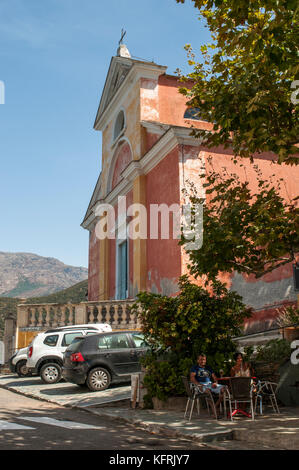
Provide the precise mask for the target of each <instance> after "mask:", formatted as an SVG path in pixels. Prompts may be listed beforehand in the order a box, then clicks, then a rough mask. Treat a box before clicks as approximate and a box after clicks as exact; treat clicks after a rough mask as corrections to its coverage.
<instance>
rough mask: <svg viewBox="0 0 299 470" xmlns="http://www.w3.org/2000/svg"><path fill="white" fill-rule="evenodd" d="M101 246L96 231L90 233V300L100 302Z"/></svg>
mask: <svg viewBox="0 0 299 470" xmlns="http://www.w3.org/2000/svg"><path fill="white" fill-rule="evenodd" d="M99 265H100V245H99V240H97V238H96V235H95V230H93V231H92V232H90V233H89V260H88V300H90V301H95V300H99V289H100V278H99Z"/></svg>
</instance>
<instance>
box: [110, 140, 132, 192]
mask: <svg viewBox="0 0 299 470" xmlns="http://www.w3.org/2000/svg"><path fill="white" fill-rule="evenodd" d="M115 160H116V161H115V165H114V171H113V176H112V184H111V189H113V188H115V186H116V185H117V184H118V183H119V182H120V180H121V174H122V172H123V171H124V169H125V168H126V167H127V166H128V165H129V163H130V162H131V161H132V153H131V148H130V146H129V144H128V143H127V142H126V141H124V142H123V143H122V144H121V145H120V147H119V148H118V150H117V154H116V156H115Z"/></svg>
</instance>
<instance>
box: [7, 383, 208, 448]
mask: <svg viewBox="0 0 299 470" xmlns="http://www.w3.org/2000/svg"><path fill="white" fill-rule="evenodd" d="M205 449H207V447H206V446H205V445H204V444H200V443H196V442H192V441H188V440H184V439H178V438H173V439H172V438H166V437H165V436H163V435H157V434H154V435H151V434H150V433H148V432H145V431H143V430H141V429H138V428H136V427H134V426H133V425H130V424H125V423H118V422H117V421H115V420H111V419H109V418H107V417H99V416H96V415H92V414H90V413H86V412H85V411H81V410H76V409H72V408H67V407H60V406H58V405H56V404H53V403H47V402H43V401H39V400H36V399H32V398H28V397H25V396H22V395H19V394H17V393H13V392H11V391H9V390H5V389H2V388H0V450H112V451H115V450H118V451H125V450H169V451H176V450H185V451H186V450H205Z"/></svg>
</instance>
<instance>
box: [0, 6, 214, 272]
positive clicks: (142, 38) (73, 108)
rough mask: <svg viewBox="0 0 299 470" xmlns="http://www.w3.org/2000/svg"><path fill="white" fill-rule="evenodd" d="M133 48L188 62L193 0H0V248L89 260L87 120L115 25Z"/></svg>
mask: <svg viewBox="0 0 299 470" xmlns="http://www.w3.org/2000/svg"><path fill="white" fill-rule="evenodd" d="M122 28H125V30H126V31H127V36H126V38H125V41H124V42H125V43H126V45H127V47H128V49H129V50H130V52H131V55H132V56H134V57H137V58H142V59H149V60H154V61H155V62H157V63H159V64H161V65H167V66H168V73H170V74H172V73H174V71H175V69H176V68H181V69H183V70H187V66H186V63H187V60H186V54H185V51H184V45H185V44H186V43H191V44H192V46H193V48H194V50H195V51H199V48H200V45H202V44H204V43H206V42H208V41H209V34H208V31H207V29H206V28H205V27H204V24H203V23H202V22H199V20H198V15H197V10H195V8H194V7H193V4H192V2H191V1H190V0H186V4H185V5H181V4H177V3H176V1H175V0H150V1H148V0H109V1H108V2H107V1H103V0H86V1H85V2H82V1H79V0H43V1H40V0H0V82H1V81H2V82H4V84H5V104H4V105H2V104H0V158H1V179H0V211H1V212H0V213H1V228H0V251H8V252H20V251H22V252H32V253H37V254H39V255H41V256H52V257H55V258H58V259H60V260H61V261H63V262H64V263H66V264H71V265H74V266H86V267H87V264H88V232H87V231H86V230H84V229H83V228H82V227H80V223H81V222H82V220H83V217H84V214H85V211H86V209H87V206H88V203H89V200H90V198H91V195H92V192H93V189H94V186H95V183H96V180H97V177H98V174H99V171H100V161H101V135H100V133H98V132H96V131H94V129H93V123H94V119H95V114H96V111H97V107H98V103H99V100H100V97H101V93H102V89H103V86H104V82H105V78H106V74H107V71H108V67H109V63H110V59H111V57H112V56H113V55H115V54H116V50H117V47H118V40H119V38H120V32H121V29H122Z"/></svg>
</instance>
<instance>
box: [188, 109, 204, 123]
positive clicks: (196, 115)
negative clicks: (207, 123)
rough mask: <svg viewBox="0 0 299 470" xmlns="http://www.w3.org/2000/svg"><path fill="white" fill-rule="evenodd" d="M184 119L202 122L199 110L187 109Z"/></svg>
mask: <svg viewBox="0 0 299 470" xmlns="http://www.w3.org/2000/svg"><path fill="white" fill-rule="evenodd" d="M184 119H196V120H198V121H199V120H200V121H202V120H203V119H201V117H200V108H188V109H186V111H185V114H184Z"/></svg>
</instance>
